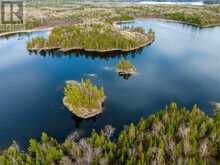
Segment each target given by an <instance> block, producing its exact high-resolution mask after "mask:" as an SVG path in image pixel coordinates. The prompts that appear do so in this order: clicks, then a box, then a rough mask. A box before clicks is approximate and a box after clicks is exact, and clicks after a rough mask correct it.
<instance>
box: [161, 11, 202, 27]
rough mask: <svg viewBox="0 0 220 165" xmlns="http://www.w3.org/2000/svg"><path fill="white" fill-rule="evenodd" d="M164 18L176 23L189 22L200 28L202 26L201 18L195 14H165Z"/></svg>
mask: <svg viewBox="0 0 220 165" xmlns="http://www.w3.org/2000/svg"><path fill="white" fill-rule="evenodd" d="M164 16H165V17H166V18H168V19H172V20H176V21H182V22H187V23H190V24H194V25H198V26H201V25H202V21H201V18H200V16H198V15H197V14H195V13H194V14H191V15H190V14H185V13H180V12H176V13H166V14H164Z"/></svg>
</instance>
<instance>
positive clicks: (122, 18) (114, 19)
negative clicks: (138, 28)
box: [106, 14, 134, 24]
mask: <svg viewBox="0 0 220 165" xmlns="http://www.w3.org/2000/svg"><path fill="white" fill-rule="evenodd" d="M133 19H134V17H132V16H130V15H127V14H121V15H119V16H115V17H110V18H108V19H106V22H107V23H110V24H112V23H114V22H119V21H130V20H133Z"/></svg>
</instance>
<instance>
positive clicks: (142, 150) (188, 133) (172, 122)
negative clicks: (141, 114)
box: [0, 103, 220, 165]
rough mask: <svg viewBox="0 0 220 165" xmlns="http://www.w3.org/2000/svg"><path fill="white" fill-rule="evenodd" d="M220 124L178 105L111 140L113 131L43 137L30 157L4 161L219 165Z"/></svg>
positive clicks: (13, 150) (12, 155) (3, 160)
mask: <svg viewBox="0 0 220 165" xmlns="http://www.w3.org/2000/svg"><path fill="white" fill-rule="evenodd" d="M219 123H220V120H219V118H218V117H215V116H214V117H209V116H207V115H206V114H205V113H203V112H202V111H200V110H199V108H198V107H197V106H194V107H193V108H192V110H191V111H189V110H186V109H185V108H178V107H177V105H176V104H175V103H172V104H170V106H168V107H167V108H166V109H164V110H161V111H160V112H157V113H155V114H152V115H151V116H149V117H147V118H145V119H143V118H142V119H141V120H140V122H139V123H138V124H136V125H135V124H130V125H129V126H128V127H127V128H125V129H124V130H122V131H121V133H120V134H119V135H118V138H116V139H114V140H111V139H110V138H109V137H110V136H109V133H112V131H113V128H112V127H110V126H108V127H106V128H105V129H104V130H102V131H101V133H97V132H95V131H93V132H92V134H91V136H90V137H88V138H82V139H80V140H79V141H78V142H76V141H73V140H66V141H65V142H64V143H63V144H59V143H57V141H56V140H55V139H53V138H50V137H48V136H47V134H45V133H43V134H42V138H41V141H40V142H37V141H36V140H34V139H32V140H30V145H29V148H28V151H27V153H23V152H20V151H19V150H18V149H17V147H15V146H16V145H15V146H11V147H9V148H8V149H7V150H5V151H3V152H2V153H1V155H0V164H6V165H11V164H15V165H20V164H21V165H23V164H25V165H26V164H28V165H32V164H46V165H49V164H132V165H133V164H138V165H142V164H192V165H194V164H198V165H204V164H218V163H219V162H220V157H219V154H220V139H219V137H220V125H219Z"/></svg>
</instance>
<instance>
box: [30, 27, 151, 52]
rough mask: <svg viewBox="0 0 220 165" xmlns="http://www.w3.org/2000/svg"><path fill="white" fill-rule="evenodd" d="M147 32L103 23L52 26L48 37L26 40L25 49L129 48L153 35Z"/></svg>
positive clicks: (136, 45)
mask: <svg viewBox="0 0 220 165" xmlns="http://www.w3.org/2000/svg"><path fill="white" fill-rule="evenodd" d="M148 34H149V35H147V34H145V33H144V30H143V29H142V28H133V29H131V30H129V29H128V30H125V29H118V28H114V27H113V26H111V25H103V24H89V25H71V26H65V27H56V28H54V29H53V30H52V32H51V33H50V35H49V38H48V39H45V38H43V37H36V38H33V39H32V40H30V41H28V42H27V49H45V48H63V49H65V48H67V49H68V48H78V49H97V50H108V49H129V48H135V47H138V46H139V45H142V44H144V43H145V42H147V41H149V40H151V38H152V37H154V33H153V32H152V31H149V33H148ZM152 34H153V35H152ZM148 36H149V37H148Z"/></svg>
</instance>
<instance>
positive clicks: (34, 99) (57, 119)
mask: <svg viewBox="0 0 220 165" xmlns="http://www.w3.org/2000/svg"><path fill="white" fill-rule="evenodd" d="M130 25H132V24H130ZM133 25H135V26H143V27H144V28H146V29H148V28H153V29H154V31H155V32H156V41H155V42H154V43H153V44H152V45H151V46H149V47H146V48H144V49H143V50H142V51H139V52H137V53H136V54H129V55H127V56H126V58H128V59H129V60H130V61H131V62H132V63H133V64H134V65H135V66H136V68H137V70H138V72H139V74H138V75H137V76H134V77H131V78H129V79H128V80H125V79H123V78H122V77H119V76H118V75H117V74H116V73H115V70H114V67H115V65H116V63H117V62H118V60H119V59H120V58H123V57H122V56H116V57H114V58H106V59H105V58H91V57H87V56H76V55H74V54H72V56H68V55H63V56H56V55H55V54H50V55H46V56H41V55H39V54H38V55H35V54H31V55H30V54H29V53H28V52H27V51H26V48H25V43H26V41H27V40H29V39H30V38H31V37H33V36H37V35H43V36H46V35H47V32H36V33H32V34H29V35H25V36H14V37H10V38H8V39H0V78H1V79H0V147H1V148H3V147H7V146H8V145H9V144H10V143H11V141H12V140H13V139H15V140H16V141H17V142H18V143H19V144H20V145H21V147H25V146H26V145H27V144H28V139H30V138H31V137H32V138H39V137H40V135H41V132H42V131H45V132H47V133H48V134H49V135H51V136H53V137H55V138H57V139H58V140H59V141H63V140H64V139H65V137H66V136H67V135H68V134H69V133H71V132H72V131H75V130H79V131H81V132H83V133H84V135H88V134H89V133H90V131H91V130H92V129H97V130H99V129H100V128H102V127H103V126H104V125H106V124H111V125H113V126H114V127H116V128H117V131H118V132H119V131H120V129H122V128H123V126H124V125H126V124H128V123H130V122H137V121H138V120H139V119H140V117H141V116H148V115H149V114H151V113H153V112H157V111H158V110H160V109H161V108H163V107H164V106H165V105H166V104H167V103H170V102H171V101H175V102H177V103H178V104H179V105H184V106H186V107H189V108H190V107H191V106H192V105H193V104H195V103H196V104H198V105H199V107H200V108H201V109H202V110H204V111H206V112H207V113H209V114H212V110H211V106H210V103H209V102H210V101H220V28H219V27H216V28H208V29H198V28H195V27H192V26H188V25H182V24H177V23H168V22H161V21H156V20H148V21H146V20H145V21H140V20H138V21H136V22H135V23H134V24H133ZM90 74H95V76H91V75H90ZM81 78H90V79H92V80H93V82H94V83H96V84H97V85H103V86H104V88H105V92H106V95H107V101H106V103H105V107H104V113H103V114H101V115H99V116H97V117H96V118H94V119H90V120H80V119H78V118H76V117H74V116H73V115H72V114H71V113H70V112H69V111H68V110H67V109H65V108H64V106H63V104H62V98H63V87H64V85H65V81H66V80H80V79H81Z"/></svg>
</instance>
